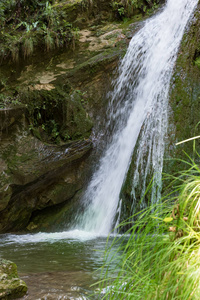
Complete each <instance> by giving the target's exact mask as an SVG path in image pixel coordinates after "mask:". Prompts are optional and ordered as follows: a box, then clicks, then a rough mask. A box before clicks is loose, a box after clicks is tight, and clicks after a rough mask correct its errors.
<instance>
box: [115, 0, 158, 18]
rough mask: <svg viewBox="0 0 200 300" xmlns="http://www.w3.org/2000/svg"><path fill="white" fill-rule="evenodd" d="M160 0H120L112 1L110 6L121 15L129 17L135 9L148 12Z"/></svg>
mask: <svg viewBox="0 0 200 300" xmlns="http://www.w3.org/2000/svg"><path fill="white" fill-rule="evenodd" d="M159 3H160V0H122V1H117V0H115V1H113V2H112V6H113V9H114V10H115V11H117V12H118V14H119V15H120V16H121V17H131V16H132V15H133V13H134V11H135V10H137V9H138V10H139V11H140V12H142V13H149V12H151V11H153V10H154V9H156V8H157V7H158V4H159Z"/></svg>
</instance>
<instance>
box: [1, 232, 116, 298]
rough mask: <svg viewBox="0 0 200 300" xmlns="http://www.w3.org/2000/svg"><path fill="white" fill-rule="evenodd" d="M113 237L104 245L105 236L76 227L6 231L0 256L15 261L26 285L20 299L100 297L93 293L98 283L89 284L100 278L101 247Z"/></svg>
mask: <svg viewBox="0 0 200 300" xmlns="http://www.w3.org/2000/svg"><path fill="white" fill-rule="evenodd" d="M112 240H113V238H110V240H109V242H108V244H107V238H106V237H97V236H95V235H93V234H91V233H87V232H83V231H79V230H74V231H68V232H60V233H37V234H27V235H12V234H9V235H6V234H5V235H0V253H1V254H0V257H2V258H6V259H8V260H11V261H14V262H15V263H16V264H17V266H18V274H19V276H20V278H21V279H22V280H24V281H25V282H26V284H27V286H28V295H27V296H25V297H24V298H23V299H28V300H50V299H51V300H58V299H59V300H63V299H67V300H69V299H79V300H81V299H84V300H86V299H99V296H97V297H96V296H95V295H94V294H93V293H94V290H95V289H96V288H98V286H97V285H96V286H93V287H92V286H91V285H92V284H94V283H96V282H97V281H98V280H99V278H100V274H101V270H100V269H99V268H100V267H101V266H102V263H103V257H104V250H105V247H106V244H107V246H109V245H110V244H111V243H112ZM113 250H114V249H113ZM112 267H113V268H114V267H115V266H112ZM90 297H91V298H90Z"/></svg>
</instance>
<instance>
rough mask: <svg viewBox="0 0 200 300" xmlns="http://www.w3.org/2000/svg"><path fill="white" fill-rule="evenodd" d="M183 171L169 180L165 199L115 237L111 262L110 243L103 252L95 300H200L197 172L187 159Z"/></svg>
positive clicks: (199, 190) (199, 176)
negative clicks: (100, 277) (98, 298)
mask: <svg viewBox="0 0 200 300" xmlns="http://www.w3.org/2000/svg"><path fill="white" fill-rule="evenodd" d="M188 167H189V169H188V170H186V171H183V172H181V173H179V175H178V176H176V177H172V176H171V185H172V186H173V191H172V192H171V193H170V195H168V196H167V197H165V198H164V199H162V201H161V203H159V204H156V205H154V206H151V207H149V208H147V209H145V210H143V211H141V212H139V213H138V214H136V215H135V216H134V219H137V221H136V222H135V224H134V225H133V226H132V227H131V229H129V230H128V231H127V232H126V234H124V235H122V236H120V237H116V238H115V240H114V241H113V245H114V244H116V243H120V246H119V247H118V249H117V251H116V252H115V253H114V254H113V255H112V258H110V253H111V251H112V248H113V245H112V246H111V248H109V249H107V250H106V254H105V264H104V266H103V268H102V280H101V282H100V283H99V285H100V289H99V290H100V292H99V293H100V294H101V296H100V299H110V300H111V299H114V300H116V299H124V300H129V299H130V300H136V299H137V300H152V299H153V300H171V299H173V300H176V299H177V300H178V299H180V300H189V299H190V300H197V299H200V168H199V166H198V165H197V164H195V163H194V161H192V160H191V161H190V162H189V163H188ZM131 220H132V218H131V219H130V220H128V221H125V222H123V223H122V224H120V227H124V226H125V225H126V226H127V225H128V223H130V224H131ZM127 235H129V237H128V240H127ZM111 264H116V268H115V270H114V271H113V272H111V271H110V268H109V266H110V265H111ZM103 274H104V275H103ZM105 287H107V288H106V289H104V288H105ZM103 289H104V290H103ZM102 291H104V293H102Z"/></svg>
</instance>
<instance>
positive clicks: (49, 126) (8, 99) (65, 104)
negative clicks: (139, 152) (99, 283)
mask: <svg viewBox="0 0 200 300" xmlns="http://www.w3.org/2000/svg"><path fill="white" fill-rule="evenodd" d="M82 2H83V1H69V5H67V4H66V6H65V7H64V9H66V10H67V9H71V10H72V11H73V13H74V15H71V14H70V16H71V18H72V17H73V20H71V22H75V23H76V22H78V23H79V24H82V25H80V28H81V30H80V33H79V42H78V44H77V45H75V49H73V50H71V49H68V50H56V51H54V52H51V53H43V52H41V53H36V54H35V55H33V56H32V57H30V58H29V59H23V58H21V60H20V61H19V63H13V62H6V63H5V62H3V65H2V66H1V73H2V74H4V78H6V80H5V81H4V84H2V85H1V86H0V89H1V90H0V91H1V93H2V96H1V99H0V106H1V107H2V108H1V109H0V142H1V147H0V233H4V232H10V231H15V232H16V231H20V230H29V231H38V230H57V229H58V228H59V226H62V228H63V226H64V225H65V227H66V226H67V224H68V223H70V222H71V220H72V219H73V217H74V215H75V213H76V212H77V210H78V207H80V205H79V204H80V202H79V200H80V195H81V191H82V189H83V187H84V186H86V184H87V182H88V180H89V176H90V174H91V165H92V164H91V162H92V161H93V152H94V151H92V148H93V146H92V144H93V143H92V139H91V138H90V135H91V132H92V128H94V129H95V132H96V134H97V135H98V131H99V130H100V127H101V126H102V124H101V123H102V121H101V119H104V117H102V116H104V115H105V110H106V104H107V101H108V99H107V96H106V94H107V91H109V90H111V89H112V79H113V77H114V76H115V74H114V71H115V68H116V66H117V64H118V61H119V59H120V57H121V56H122V55H123V53H124V52H125V50H126V48H127V46H128V42H129V40H130V37H131V36H132V35H133V33H134V31H135V30H137V28H138V23H135V22H134V21H136V20H138V19H139V18H141V15H138V17H137V16H136V17H135V19H134V20H133V21H132V22H131V21H130V22H129V23H127V24H125V25H124V24H120V23H114V24H113V23H110V22H109V20H108V19H109V18H110V17H112V18H113V9H112V7H111V6H110V3H108V2H107V1H97V2H98V3H99V4H98V5H97V3H96V2H94V3H93V4H94V5H93V6H92V7H88V8H87V9H86V8H84V9H83V8H81V6H80V5H81V3H82ZM95 3H96V4H95ZM55 5H56V4H55ZM62 5H64V2H63V3H62ZM108 7H109V9H108ZM80 9H81V10H82V9H83V10H84V14H85V15H87V20H86V23H85V25H84V22H85V21H84V20H83V19H80V15H81V13H80ZM106 10H107V14H106V15H105V14H104V13H103V12H105V11H106ZM94 11H98V12H99V15H100V19H99V20H97V19H98V18H97V15H94V14H93V12H94ZM103 20H104V21H103ZM105 20H106V23H105ZM78 23H77V24H78ZM84 26H87V28H85V27H84ZM88 26H89V27H88ZM5 82H6V83H5ZM1 101H2V102H1ZM95 151H96V150H95ZM96 152H98V151H96Z"/></svg>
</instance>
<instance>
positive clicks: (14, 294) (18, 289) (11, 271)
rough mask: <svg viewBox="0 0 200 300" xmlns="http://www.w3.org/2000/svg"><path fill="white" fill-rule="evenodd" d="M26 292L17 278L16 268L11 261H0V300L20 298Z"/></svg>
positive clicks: (25, 287) (23, 285)
mask: <svg viewBox="0 0 200 300" xmlns="http://www.w3.org/2000/svg"><path fill="white" fill-rule="evenodd" d="M26 292H27V286H26V284H25V282H24V281H23V280H21V279H20V278H19V277H18V274H17V266H16V265H15V264H14V263H13V262H11V261H8V260H5V259H0V299H4V300H11V299H16V298H21V297H23V296H24V295H25V294H26Z"/></svg>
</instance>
